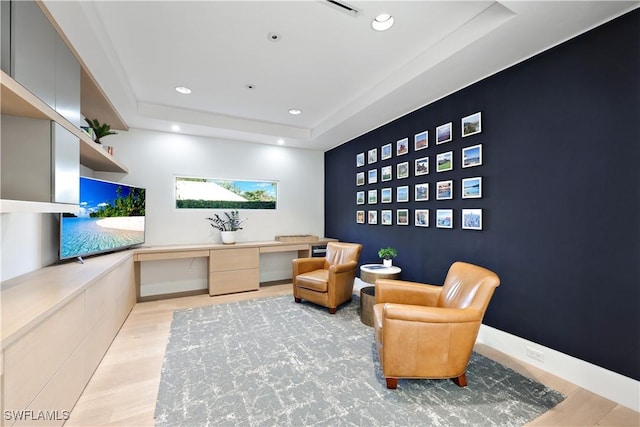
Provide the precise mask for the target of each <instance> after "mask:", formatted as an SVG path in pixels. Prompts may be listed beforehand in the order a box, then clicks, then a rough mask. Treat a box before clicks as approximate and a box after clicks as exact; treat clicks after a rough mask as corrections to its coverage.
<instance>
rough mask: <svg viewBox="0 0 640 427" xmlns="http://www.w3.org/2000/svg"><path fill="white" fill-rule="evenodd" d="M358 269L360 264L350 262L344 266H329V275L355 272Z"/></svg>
mask: <svg viewBox="0 0 640 427" xmlns="http://www.w3.org/2000/svg"><path fill="white" fill-rule="evenodd" d="M356 267H358V263H357V262H355V261H349V262H347V263H344V264H334V265H331V266H329V274H331V273H335V274H339V273H344V272H345V271H351V270H355V269H356Z"/></svg>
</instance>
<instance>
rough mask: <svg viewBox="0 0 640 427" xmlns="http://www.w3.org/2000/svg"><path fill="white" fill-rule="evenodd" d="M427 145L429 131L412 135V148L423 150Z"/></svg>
mask: <svg viewBox="0 0 640 427" xmlns="http://www.w3.org/2000/svg"><path fill="white" fill-rule="evenodd" d="M428 146H429V131H426V130H425V131H424V132H420V133H417V134H415V135H414V136H413V150H414V151H418V150H424V149H425V148H427V147H428Z"/></svg>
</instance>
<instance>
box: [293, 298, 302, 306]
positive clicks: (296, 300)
mask: <svg viewBox="0 0 640 427" xmlns="http://www.w3.org/2000/svg"><path fill="white" fill-rule="evenodd" d="M293 300H294V301H295V302H297V303H298V304H300V303H301V302H302V298H296V297H293Z"/></svg>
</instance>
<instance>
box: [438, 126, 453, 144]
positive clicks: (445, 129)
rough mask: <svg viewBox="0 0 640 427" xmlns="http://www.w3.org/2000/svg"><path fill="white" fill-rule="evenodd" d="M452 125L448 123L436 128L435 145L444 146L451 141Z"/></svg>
mask: <svg viewBox="0 0 640 427" xmlns="http://www.w3.org/2000/svg"><path fill="white" fill-rule="evenodd" d="M452 125H453V122H449V123H445V124H444V125H440V126H438V127H437V128H436V145H438V144H444V143H445V142H449V141H451V140H452V139H453V132H452Z"/></svg>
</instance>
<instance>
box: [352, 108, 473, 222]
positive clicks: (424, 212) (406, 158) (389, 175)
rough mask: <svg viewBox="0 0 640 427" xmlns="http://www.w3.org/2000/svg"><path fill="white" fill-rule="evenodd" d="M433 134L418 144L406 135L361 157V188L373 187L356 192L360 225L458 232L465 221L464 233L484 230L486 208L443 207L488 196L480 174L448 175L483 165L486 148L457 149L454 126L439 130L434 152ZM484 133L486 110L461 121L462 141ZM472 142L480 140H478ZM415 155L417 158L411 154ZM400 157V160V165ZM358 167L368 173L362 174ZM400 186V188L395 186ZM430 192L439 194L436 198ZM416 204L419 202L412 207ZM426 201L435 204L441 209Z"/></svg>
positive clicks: (420, 135) (358, 162) (358, 175)
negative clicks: (430, 144)
mask: <svg viewBox="0 0 640 427" xmlns="http://www.w3.org/2000/svg"><path fill="white" fill-rule="evenodd" d="M429 133H430V132H429V130H422V131H420V132H418V133H416V134H415V135H414V136H413V144H411V143H410V138H409V137H407V136H402V137H401V138H399V139H397V140H396V141H395V142H394V141H391V142H387V143H385V144H382V145H381V146H380V147H379V148H378V147H375V148H371V149H368V150H366V151H364V152H362V153H358V154H357V155H356V187H360V186H365V185H367V186H372V187H368V188H364V189H360V190H359V191H356V205H359V206H358V208H357V209H356V223H358V224H365V223H366V224H369V225H382V226H385V225H387V226H388V225H394V224H395V225H398V226H408V225H414V226H415V227H430V226H435V227H436V228H443V229H447V228H448V229H452V228H457V227H456V223H459V224H460V228H462V229H464V230H482V216H483V210H482V209H481V208H477V207H473V206H470V207H468V208H467V207H466V206H465V207H464V208H462V209H458V210H456V209H452V208H450V207H448V206H444V204H443V203H439V202H440V201H447V200H452V199H454V198H458V197H459V198H460V199H463V200H466V199H470V200H472V199H481V198H482V191H483V188H482V176H478V173H477V172H476V173H470V174H468V176H465V177H464V178H461V179H451V178H449V177H447V175H448V172H450V171H453V170H460V169H466V168H474V167H478V166H482V163H483V158H482V144H481V143H479V142H478V143H475V144H467V145H466V146H464V147H461V148H456V147H455V145H456V144H455V141H456V139H455V136H456V135H455V134H456V133H457V132H455V131H454V126H453V122H448V123H444V124H441V125H438V126H436V127H435V132H434V144H432V146H431V150H429V148H430V146H429ZM480 133H482V112H477V113H473V114H470V115H468V116H465V117H463V118H462V119H461V120H460V135H459V137H460V138H461V139H464V138H467V137H470V136H472V135H478V134H480ZM470 140H476V141H478V137H477V136H476V137H474V138H471V139H470ZM378 150H379V151H380V152H379V153H378ZM430 151H431V152H430ZM412 152H413V153H414V156H411V155H410V153H412ZM378 154H380V156H379V157H378ZM394 157H395V158H397V159H398V161H396V162H394V161H393V158H394ZM412 158H413V159H412ZM456 159H457V160H456ZM378 162H380V163H382V164H380V166H379V167H372V166H370V165H374V164H376V163H378ZM431 162H432V163H431ZM430 163H431V165H430ZM456 163H457V164H456ZM376 166H378V165H376ZM358 168H362V169H360V170H357V169H358ZM394 169H395V170H394ZM412 170H413V173H412ZM470 172H475V170H471V171H470ZM394 175H395V176H394ZM454 175H456V174H454ZM458 175H459V174H458ZM408 178H414V179H413V180H408V181H409V182H408V183H406V182H404V181H403V180H405V179H408ZM394 183H397V185H395V186H394ZM412 183H413V184H412ZM430 191H433V192H434V194H433V196H432V197H430V194H429V193H430ZM394 194H395V196H394ZM378 196H379V197H378ZM394 197H395V200H394ZM411 201H413V202H415V203H414V204H411ZM423 202H433V203H435V206H432V203H429V204H423ZM378 203H380V204H394V203H395V204H398V205H397V209H395V210H394V209H389V208H387V209H381V210H379V211H378V210H377V209H376V207H377V205H378ZM404 203H407V205H405V206H407V207H405V206H402V205H401V204H404ZM464 203H465V204H466V202H464ZM364 205H366V208H365V206H364ZM441 205H442V206H441ZM390 207H391V206H390ZM410 208H413V209H410ZM411 211H413V216H412V215H411ZM431 215H434V216H433V218H430V216H431ZM394 220H395V221H394Z"/></svg>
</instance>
